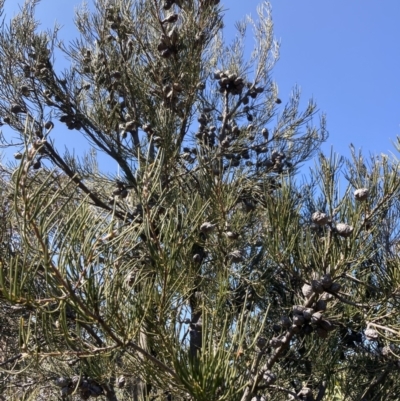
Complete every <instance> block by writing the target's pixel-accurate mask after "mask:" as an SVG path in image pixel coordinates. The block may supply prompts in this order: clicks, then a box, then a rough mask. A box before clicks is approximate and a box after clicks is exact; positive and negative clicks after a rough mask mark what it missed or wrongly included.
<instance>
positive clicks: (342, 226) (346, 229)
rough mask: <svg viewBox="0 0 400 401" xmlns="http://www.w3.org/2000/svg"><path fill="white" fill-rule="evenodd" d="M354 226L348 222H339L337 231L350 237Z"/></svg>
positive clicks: (342, 235) (343, 235)
mask: <svg viewBox="0 0 400 401" xmlns="http://www.w3.org/2000/svg"><path fill="white" fill-rule="evenodd" d="M353 230H354V228H353V226H350V225H348V224H346V223H338V224H336V232H337V233H338V234H339V235H340V236H341V237H344V238H347V237H350V235H351V234H352V232H353Z"/></svg>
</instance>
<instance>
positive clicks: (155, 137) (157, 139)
mask: <svg viewBox="0 0 400 401" xmlns="http://www.w3.org/2000/svg"><path fill="white" fill-rule="evenodd" d="M153 142H154V144H155V145H160V144H161V143H162V138H161V137H160V136H153Z"/></svg>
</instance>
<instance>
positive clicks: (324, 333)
mask: <svg viewBox="0 0 400 401" xmlns="http://www.w3.org/2000/svg"><path fill="white" fill-rule="evenodd" d="M316 332H317V335H318V337H319V338H327V337H328V332H327V331H326V330H324V329H323V328H322V327H317V328H316Z"/></svg>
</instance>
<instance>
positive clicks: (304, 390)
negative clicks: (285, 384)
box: [298, 387, 312, 398]
mask: <svg viewBox="0 0 400 401" xmlns="http://www.w3.org/2000/svg"><path fill="white" fill-rule="evenodd" d="M298 395H299V396H300V397H302V398H303V397H310V396H312V390H311V389H310V388H309V387H303V388H302V389H301V390H300V392H299V394H298Z"/></svg>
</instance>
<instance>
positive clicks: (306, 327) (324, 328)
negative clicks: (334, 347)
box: [293, 299, 335, 338]
mask: <svg viewBox="0 0 400 401" xmlns="http://www.w3.org/2000/svg"><path fill="white" fill-rule="evenodd" d="M325 310H326V301H325V300H323V299H319V300H318V301H317V302H316V303H315V305H314V306H313V307H310V308H306V307H304V306H302V305H294V306H293V325H294V326H297V327H298V328H299V332H301V333H303V334H305V335H308V334H311V333H312V332H313V331H315V332H316V333H317V335H318V336H319V337H320V338H326V337H327V336H328V333H329V332H330V331H333V330H334V329H335V327H334V325H333V324H332V323H331V322H330V321H329V320H326V319H323V312H324V311H325Z"/></svg>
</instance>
